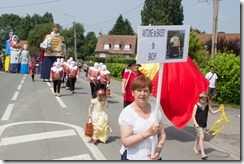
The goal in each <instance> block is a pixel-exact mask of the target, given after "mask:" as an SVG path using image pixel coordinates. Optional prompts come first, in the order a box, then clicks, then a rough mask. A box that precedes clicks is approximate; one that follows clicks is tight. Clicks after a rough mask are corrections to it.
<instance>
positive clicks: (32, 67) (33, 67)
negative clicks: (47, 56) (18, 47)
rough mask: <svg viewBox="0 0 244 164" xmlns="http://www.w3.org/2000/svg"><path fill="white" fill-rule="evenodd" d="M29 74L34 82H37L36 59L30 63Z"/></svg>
mask: <svg viewBox="0 0 244 164" xmlns="http://www.w3.org/2000/svg"><path fill="white" fill-rule="evenodd" d="M29 72H30V75H31V79H32V81H33V82H34V81H35V74H36V62H35V59H34V58H32V59H31V60H30V63H29Z"/></svg>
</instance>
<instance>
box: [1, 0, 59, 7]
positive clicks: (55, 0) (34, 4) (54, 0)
mask: <svg viewBox="0 0 244 164" xmlns="http://www.w3.org/2000/svg"><path fill="white" fill-rule="evenodd" d="M57 1H61V0H53V1H47V2H41V3H33V4H28V5H18V6H5V7H0V9H9V8H19V7H27V6H36V5H43V4H47V3H53V2H57Z"/></svg>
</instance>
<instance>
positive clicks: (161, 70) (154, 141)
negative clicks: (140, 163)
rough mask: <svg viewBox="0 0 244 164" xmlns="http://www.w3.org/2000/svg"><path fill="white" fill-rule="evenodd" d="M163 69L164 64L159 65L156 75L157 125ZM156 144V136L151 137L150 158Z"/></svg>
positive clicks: (156, 121)
mask: <svg viewBox="0 0 244 164" xmlns="http://www.w3.org/2000/svg"><path fill="white" fill-rule="evenodd" d="M163 69H164V64H163V63H160V64H159V75H158V87H157V99H156V112H155V123H158V112H159V106H160V99H161V91H162V83H163ZM157 143H158V136H157V135H155V136H153V143H152V150H151V157H152V156H153V155H154V154H155V149H156V145H157Z"/></svg>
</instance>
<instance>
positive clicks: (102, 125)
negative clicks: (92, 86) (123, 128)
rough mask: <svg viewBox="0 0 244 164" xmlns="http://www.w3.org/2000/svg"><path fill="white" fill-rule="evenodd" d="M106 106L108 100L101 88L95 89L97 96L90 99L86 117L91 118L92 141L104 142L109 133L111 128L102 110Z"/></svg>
mask: <svg viewBox="0 0 244 164" xmlns="http://www.w3.org/2000/svg"><path fill="white" fill-rule="evenodd" d="M107 107H108V102H107V99H106V96H105V92H104V90H103V89H99V90H98V91H97V97H96V98H95V99H92V100H91V103H90V106H89V108H88V117H91V119H92V125H93V135H92V143H94V144H96V143H97V141H98V140H99V141H101V142H103V143H106V141H107V140H108V138H109V135H110V134H111V128H110V126H109V122H108V115H107V114H106V112H105V111H104V110H105V108H107Z"/></svg>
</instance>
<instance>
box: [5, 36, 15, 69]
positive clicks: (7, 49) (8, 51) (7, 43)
mask: <svg viewBox="0 0 244 164" xmlns="http://www.w3.org/2000/svg"><path fill="white" fill-rule="evenodd" d="M13 35H14V33H13V32H10V33H9V39H8V40H6V41H5V55H4V69H5V70H4V71H5V72H8V71H9V63H10V54H11V48H10V47H11V46H10V43H11V40H12V37H13Z"/></svg>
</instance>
